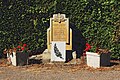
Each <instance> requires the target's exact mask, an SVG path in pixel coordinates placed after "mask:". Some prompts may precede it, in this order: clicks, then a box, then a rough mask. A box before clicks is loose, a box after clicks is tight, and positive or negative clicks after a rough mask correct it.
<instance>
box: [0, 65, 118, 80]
mask: <svg viewBox="0 0 120 80" xmlns="http://www.w3.org/2000/svg"><path fill="white" fill-rule="evenodd" d="M0 80H120V64H116V65H112V66H110V67H101V68H97V69H94V68H90V67H88V66H87V65H85V64H66V63H60V64H56V63H55V64H30V65H27V66H17V67H15V66H12V65H10V66H8V65H6V64H2V63H1V64H0Z"/></svg>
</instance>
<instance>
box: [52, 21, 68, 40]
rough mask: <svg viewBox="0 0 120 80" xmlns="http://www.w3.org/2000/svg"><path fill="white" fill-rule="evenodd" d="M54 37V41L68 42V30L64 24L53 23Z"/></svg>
mask: <svg viewBox="0 0 120 80" xmlns="http://www.w3.org/2000/svg"><path fill="white" fill-rule="evenodd" d="M52 31H53V37H52V41H66V42H68V32H67V31H68V30H67V27H66V24H65V23H64V22H61V23H59V22H53V29H52Z"/></svg>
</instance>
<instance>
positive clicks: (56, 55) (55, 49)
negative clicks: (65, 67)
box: [51, 41, 66, 62]
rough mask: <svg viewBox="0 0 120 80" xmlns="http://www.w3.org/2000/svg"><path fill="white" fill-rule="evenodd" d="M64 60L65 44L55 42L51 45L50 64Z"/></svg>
mask: <svg viewBox="0 0 120 80" xmlns="http://www.w3.org/2000/svg"><path fill="white" fill-rule="evenodd" d="M65 60H66V42H64V41H56V42H52V45H51V62H53V61H63V62H65Z"/></svg>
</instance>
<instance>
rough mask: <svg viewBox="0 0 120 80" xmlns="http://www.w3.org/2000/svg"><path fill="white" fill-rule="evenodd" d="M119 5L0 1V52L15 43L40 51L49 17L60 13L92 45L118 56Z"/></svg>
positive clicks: (101, 0) (107, 1) (88, 0)
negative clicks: (21, 43) (24, 44)
mask: <svg viewBox="0 0 120 80" xmlns="http://www.w3.org/2000/svg"><path fill="white" fill-rule="evenodd" d="M119 5H120V1H119V0H0V53H2V51H3V50H4V48H10V47H13V46H17V45H18V44H19V42H23V43H26V44H28V46H29V48H30V49H31V50H37V51H38V50H39V51H41V50H43V49H44V48H45V47H46V43H47V42H46V38H47V28H48V27H49V25H50V21H49V20H50V17H52V15H53V14H54V13H64V14H66V16H67V17H68V18H69V19H70V20H69V21H70V24H74V25H75V27H76V28H77V29H79V30H80V31H81V32H82V34H83V35H84V36H85V37H86V38H87V40H88V42H89V43H90V44H91V45H92V46H99V47H100V48H107V49H109V50H111V51H112V53H113V54H112V57H113V58H117V59H120V44H119V43H120V42H119V41H120V6H119Z"/></svg>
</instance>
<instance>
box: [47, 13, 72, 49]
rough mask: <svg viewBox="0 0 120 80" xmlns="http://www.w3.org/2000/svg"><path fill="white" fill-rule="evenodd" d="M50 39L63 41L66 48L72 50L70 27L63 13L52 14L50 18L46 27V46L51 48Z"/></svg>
mask: <svg viewBox="0 0 120 80" xmlns="http://www.w3.org/2000/svg"><path fill="white" fill-rule="evenodd" d="M52 41H64V42H65V43H66V50H72V29H71V28H69V19H68V18H66V17H65V14H60V13H58V14H54V15H53V18H50V28H48V29H47V48H48V50H49V51H50V50H51V43H52Z"/></svg>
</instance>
